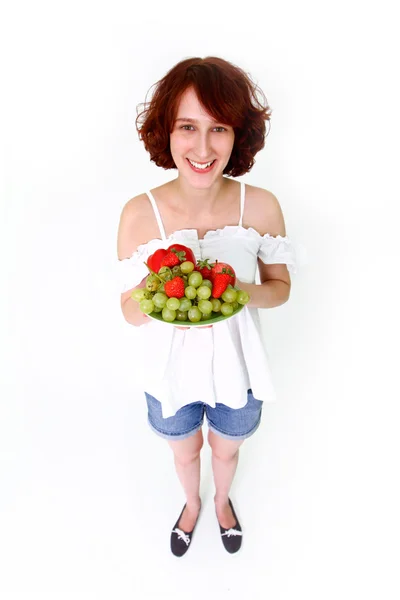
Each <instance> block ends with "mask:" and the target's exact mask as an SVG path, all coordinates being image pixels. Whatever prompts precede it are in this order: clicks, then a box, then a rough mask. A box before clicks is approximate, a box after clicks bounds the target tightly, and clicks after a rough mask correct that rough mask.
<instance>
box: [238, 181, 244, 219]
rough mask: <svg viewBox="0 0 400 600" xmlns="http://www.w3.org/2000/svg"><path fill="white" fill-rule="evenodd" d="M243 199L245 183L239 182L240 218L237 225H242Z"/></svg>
mask: <svg viewBox="0 0 400 600" xmlns="http://www.w3.org/2000/svg"><path fill="white" fill-rule="evenodd" d="M244 200H245V183H244V181H241V182H240V219H239V227H243V213H244Z"/></svg>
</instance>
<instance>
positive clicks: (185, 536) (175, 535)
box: [171, 504, 201, 556]
mask: <svg viewBox="0 0 400 600" xmlns="http://www.w3.org/2000/svg"><path fill="white" fill-rule="evenodd" d="M185 508H186V504H185V506H184V507H183V509H182V512H181V514H180V515H179V517H178V520H177V522H176V523H175V526H174V528H173V530H172V532H171V552H172V554H174V555H175V556H183V555H184V554H185V553H186V552H187V551H188V550H189V546H190V543H191V541H192V535H193V532H194V530H195V529H196V525H197V521H198V520H199V516H200V511H201V504H200V510H199V514H198V516H197V519H196V523H195V524H194V527H193V529H192V531H183V529H179V527H178V525H179V521H180V519H181V516H182V515H183V511H184V510H185Z"/></svg>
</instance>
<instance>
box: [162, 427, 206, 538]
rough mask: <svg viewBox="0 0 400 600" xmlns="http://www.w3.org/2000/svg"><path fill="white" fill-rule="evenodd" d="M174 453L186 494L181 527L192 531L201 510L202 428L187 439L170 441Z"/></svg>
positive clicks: (177, 469) (176, 466)
mask: <svg viewBox="0 0 400 600" xmlns="http://www.w3.org/2000/svg"><path fill="white" fill-rule="evenodd" d="M168 444H169V445H170V447H171V448H172V450H173V453H174V462H175V468H176V472H177V475H178V478H179V481H180V482H181V484H182V487H183V490H184V492H185V495H186V508H185V510H184V512H183V514H182V517H181V518H180V521H179V528H180V529H183V531H192V529H193V527H194V526H195V523H196V519H197V516H198V514H199V510H200V495H199V491H200V450H201V448H202V446H203V433H202V430H201V429H199V431H198V432H197V433H196V434H195V435H192V436H190V437H188V438H186V439H185V440H177V441H168Z"/></svg>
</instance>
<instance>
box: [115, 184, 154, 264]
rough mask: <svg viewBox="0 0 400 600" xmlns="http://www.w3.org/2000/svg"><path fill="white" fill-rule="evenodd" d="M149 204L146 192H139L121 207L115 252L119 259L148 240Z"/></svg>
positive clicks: (130, 254) (131, 252)
mask: <svg viewBox="0 0 400 600" xmlns="http://www.w3.org/2000/svg"><path fill="white" fill-rule="evenodd" d="M151 211H152V208H151V205H150V202H149V199H148V197H147V194H139V195H138V196H135V197H134V198H131V199H130V200H128V202H127V203H126V204H125V206H124V207H123V209H122V212H121V216H120V220H119V227H118V240H117V252H118V258H119V259H120V260H122V259H124V258H129V257H130V256H132V254H133V253H134V252H135V250H136V248H137V247H138V246H139V245H140V244H144V243H146V242H147V241H148V239H147V237H148V236H147V230H148V225H149V223H150V220H151Z"/></svg>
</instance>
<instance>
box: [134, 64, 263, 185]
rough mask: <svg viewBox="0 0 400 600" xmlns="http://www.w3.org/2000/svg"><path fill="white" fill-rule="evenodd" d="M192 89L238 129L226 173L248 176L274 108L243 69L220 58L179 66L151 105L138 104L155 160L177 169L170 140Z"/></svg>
mask: <svg viewBox="0 0 400 600" xmlns="http://www.w3.org/2000/svg"><path fill="white" fill-rule="evenodd" d="M190 87H192V88H193V89H194V91H195V92H196V94H197V97H198V98H199V101H200V103H201V104H202V105H203V107H204V109H205V110H206V111H207V112H208V113H209V114H210V115H211V116H212V117H213V118H214V119H216V120H217V121H218V122H220V123H224V124H226V125H230V126H231V127H233V130H234V133H235V142H234V146H233V149H232V154H231V156H230V159H229V162H228V164H227V165H226V167H225V169H224V174H226V175H230V176H232V177H239V176H240V175H244V174H245V173H248V172H249V171H250V169H251V168H252V166H253V165H254V162H255V161H254V157H255V155H256V154H257V152H259V150H261V149H262V148H263V147H264V144H265V137H266V132H265V122H266V121H269V120H270V116H271V110H270V108H269V106H268V103H267V100H266V98H265V95H264V93H263V92H262V91H261V90H260V88H259V87H258V86H257V85H256V84H255V83H253V82H252V80H251V79H250V77H249V76H248V75H247V74H246V73H245V72H244V71H243V70H242V69H240V68H239V67H237V66H235V65H233V64H232V63H230V62H228V61H226V60H223V59H222V58H216V57H214V56H209V57H207V58H188V59H186V60H183V61H181V62H179V63H178V64H177V65H175V66H174V67H173V68H172V69H171V70H170V71H168V73H167V74H166V75H165V77H163V78H162V79H161V80H160V81H158V82H157V83H156V84H155V91H154V93H153V96H152V98H151V100H150V102H144V104H141V105H139V106H138V116H137V118H136V128H137V131H138V133H139V138H140V139H141V140H142V141H143V142H144V146H145V148H146V150H147V152H149V154H150V160H152V161H153V162H155V163H156V165H157V166H159V167H163V168H164V169H176V165H175V163H174V160H173V158H172V155H171V152H170V146H169V136H170V133H171V132H172V130H173V127H174V122H175V118H176V113H177V109H178V105H179V101H180V99H181V97H182V94H183V93H184V92H185V91H186V90H187V89H188V88H190ZM140 107H141V108H142V110H141V111H140Z"/></svg>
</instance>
